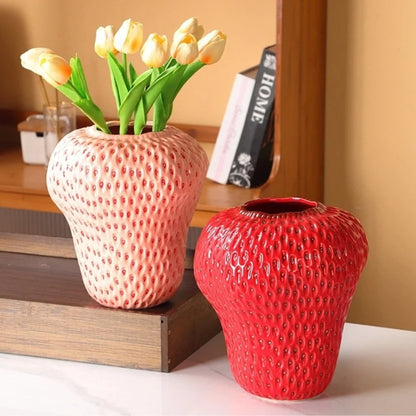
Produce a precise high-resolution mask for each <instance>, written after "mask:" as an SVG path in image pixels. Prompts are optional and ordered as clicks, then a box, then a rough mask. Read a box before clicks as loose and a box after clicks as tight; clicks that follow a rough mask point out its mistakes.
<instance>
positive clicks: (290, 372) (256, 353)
mask: <svg viewBox="0 0 416 416" xmlns="http://www.w3.org/2000/svg"><path fill="white" fill-rule="evenodd" d="M367 255H368V244H367V240H366V236H365V233H364V230H363V228H362V226H361V225H360V223H359V222H358V220H357V219H355V218H354V217H353V216H352V215H351V214H349V213H348V212H345V211H342V210H340V209H338V208H333V207H326V206H324V205H322V204H321V203H317V202H313V201H308V200H305V199H300V198H267V199H259V200H254V201H250V202H247V203H246V204H245V205H243V206H242V207H236V208H232V209H229V210H226V211H223V212H221V213H219V214H217V215H216V216H214V217H213V218H212V219H211V220H210V221H209V223H208V224H207V225H206V226H205V228H204V229H203V231H202V234H201V236H200V239H199V240H198V243H197V247H196V252H195V259H194V268H195V278H196V280H197V283H198V286H199V288H200V290H201V292H202V293H203V294H204V295H205V297H206V298H207V300H208V301H209V302H210V303H211V305H212V306H213V308H214V309H215V311H216V312H217V314H218V316H219V319H220V321H221V325H222V328H223V332H224V336H225V342H226V347H227V355H228V359H229V363H230V367H231V371H232V373H233V375H234V377H235V379H236V381H237V382H238V383H239V384H240V386H241V387H243V388H244V389H245V390H247V391H248V392H250V393H252V394H254V395H256V396H260V397H263V398H269V399H274V400H284V399H286V400H299V399H307V398H310V397H313V396H316V395H318V394H320V393H321V392H322V391H324V390H325V388H326V387H327V386H328V384H329V383H330V381H331V378H332V376H333V373H334V370H335V366H336V362H337V358H338V352H339V348H340V343H341V337H342V331H343V326H344V323H345V320H346V317H347V313H348V309H349V307H350V303H351V300H352V296H353V294H354V291H355V288H356V285H357V281H358V279H359V276H360V273H361V271H362V270H363V268H364V265H365V263H366V260H367Z"/></svg>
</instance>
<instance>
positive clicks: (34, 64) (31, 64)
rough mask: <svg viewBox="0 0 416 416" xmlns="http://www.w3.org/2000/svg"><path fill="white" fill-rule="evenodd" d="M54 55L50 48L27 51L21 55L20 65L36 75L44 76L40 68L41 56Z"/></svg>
mask: <svg viewBox="0 0 416 416" xmlns="http://www.w3.org/2000/svg"><path fill="white" fill-rule="evenodd" d="M45 52H48V53H53V51H52V50H51V49H48V48H32V49H29V50H27V51H26V52H25V53H22V54H21V55H20V63H21V64H22V67H23V68H25V69H29V70H30V71H32V72H34V73H35V74H38V75H42V74H41V73H40V72H41V71H40V68H39V56H40V55H42V54H43V53H45Z"/></svg>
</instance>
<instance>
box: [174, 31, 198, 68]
mask: <svg viewBox="0 0 416 416" xmlns="http://www.w3.org/2000/svg"><path fill="white" fill-rule="evenodd" d="M170 53H171V55H172V58H174V59H176V61H177V62H179V63H180V64H182V65H187V64H190V63H191V62H193V61H195V59H196V58H197V57H198V42H197V40H196V38H195V36H194V35H191V34H190V33H183V34H181V35H178V36H177V37H176V39H175V40H174V42H173V44H172V47H171V50H170Z"/></svg>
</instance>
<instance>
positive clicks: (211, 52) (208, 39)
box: [198, 30, 227, 65]
mask: <svg viewBox="0 0 416 416" xmlns="http://www.w3.org/2000/svg"><path fill="white" fill-rule="evenodd" d="M226 38H227V37H226V36H225V35H224V33H222V32H220V31H219V30H213V31H212V32H210V33H208V34H207V35H205V36H204V37H203V38H202V39H200V40H199V41H198V49H199V56H198V59H199V60H200V61H201V62H203V63H204V64H207V65H210V64H215V62H218V60H219V59H220V58H221V56H222V53H223V52H224V48H225V41H226Z"/></svg>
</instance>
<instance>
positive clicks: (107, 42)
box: [94, 25, 118, 58]
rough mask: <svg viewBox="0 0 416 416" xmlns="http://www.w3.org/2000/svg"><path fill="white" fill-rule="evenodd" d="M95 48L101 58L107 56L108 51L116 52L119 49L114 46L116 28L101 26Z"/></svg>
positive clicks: (96, 37)
mask: <svg viewBox="0 0 416 416" xmlns="http://www.w3.org/2000/svg"><path fill="white" fill-rule="evenodd" d="M94 49H95V52H96V53H97V55H98V56H99V57H101V58H106V57H107V52H112V53H113V54H116V53H117V52H118V51H117V49H116V48H115V47H114V28H113V26H111V25H109V26H105V27H103V26H100V27H99V28H98V29H97V32H96V35H95V44H94Z"/></svg>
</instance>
